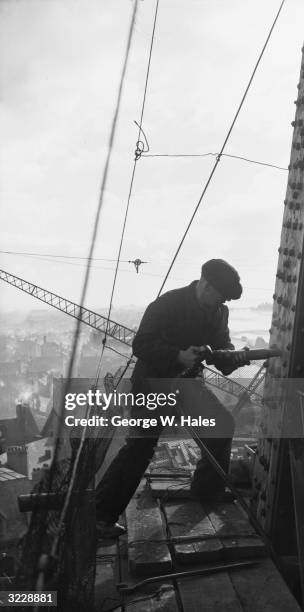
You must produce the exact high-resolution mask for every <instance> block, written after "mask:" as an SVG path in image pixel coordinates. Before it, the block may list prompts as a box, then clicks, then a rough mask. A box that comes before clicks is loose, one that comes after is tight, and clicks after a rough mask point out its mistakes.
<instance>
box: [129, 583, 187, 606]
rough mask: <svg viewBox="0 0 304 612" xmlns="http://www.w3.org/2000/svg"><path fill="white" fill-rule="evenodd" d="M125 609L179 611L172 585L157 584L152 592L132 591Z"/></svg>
mask: <svg viewBox="0 0 304 612" xmlns="http://www.w3.org/2000/svg"><path fill="white" fill-rule="evenodd" d="M155 588H156V587H155ZM125 610H126V612H143V610H145V612H179V607H178V604H177V601H176V595H175V590H174V588H173V586H172V585H170V584H161V585H159V584H158V588H157V590H155V591H154V592H153V593H149V594H147V593H146V594H145V593H139V592H138V593H136V594H135V593H134V595H133V598H132V601H131V602H129V603H127V605H126V607H125ZM185 612H186V611H185ZM187 612H190V610H189V611H187Z"/></svg>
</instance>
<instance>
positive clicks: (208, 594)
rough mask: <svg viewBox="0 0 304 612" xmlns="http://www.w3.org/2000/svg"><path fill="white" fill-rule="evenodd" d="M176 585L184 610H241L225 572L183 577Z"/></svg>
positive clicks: (208, 611)
mask: <svg viewBox="0 0 304 612" xmlns="http://www.w3.org/2000/svg"><path fill="white" fill-rule="evenodd" d="M245 571H247V572H248V571H250V570H245ZM247 579H248V578H247ZM177 585H178V591H179V594H180V599H181V602H182V605H183V610H184V611H185V612H223V610H225V612H243V608H242V606H241V603H240V601H239V599H238V597H237V595H236V593H235V590H234V588H233V586H232V584H231V580H230V578H229V575H228V574H227V572H221V573H220V574H216V575H213V576H212V575H210V576H201V577H200V576H193V577H189V578H183V579H182V580H178V581H177ZM265 612H266V609H265ZM267 612H268V611H267Z"/></svg>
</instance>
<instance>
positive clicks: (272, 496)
mask: <svg viewBox="0 0 304 612" xmlns="http://www.w3.org/2000/svg"><path fill="white" fill-rule="evenodd" d="M303 51H304V47H303V48H302V54H303ZM295 104H296V114H295V120H294V121H293V122H292V126H293V139H292V147H291V156H290V165H289V175H288V184H287V192H286V199H285V201H284V213H283V224H282V231H281V241H280V246H279V249H278V250H279V257H278V267H277V274H276V283H275V292H274V296H273V316H272V323H271V330H270V346H271V347H273V346H274V345H276V346H277V347H278V348H279V349H281V350H282V351H283V357H282V358H274V359H272V360H271V361H270V362H269V367H268V372H267V376H266V381H265V395H264V400H265V406H264V410H263V414H262V423H261V434H262V437H261V440H260V442H259V446H258V451H257V453H258V454H257V460H256V463H255V474H254V488H255V491H254V498H255V502H256V504H257V516H258V518H259V520H260V522H261V524H262V525H263V527H264V528H265V530H266V532H267V533H268V534H269V535H270V536H272V535H273V534H274V522H275V521H276V518H277V513H278V500H279V490H280V474H282V465H283V463H282V462H283V455H284V454H285V459H286V456H287V455H288V456H289V455H290V448H289V447H288V444H289V443H287V442H286V441H285V442H284V440H283V439H282V431H283V423H284V418H285V417H284V414H286V406H285V408H284V406H283V405H282V404H280V402H271V401H270V398H272V397H273V396H274V395H275V394H276V393H277V392H278V384H281V383H278V380H280V381H282V380H283V379H287V378H303V376H304V359H303V350H304V346H303V345H304V342H303V340H304V336H303V330H304V255H303V253H304V54H303V55H302V64H301V73H300V82H299V84H298V97H297V100H296V101H295ZM284 410H285V413H284ZM284 449H285V450H284ZM286 449H287V451H286ZM288 449H289V450H288ZM291 470H292V468H291ZM291 503H292V500H291Z"/></svg>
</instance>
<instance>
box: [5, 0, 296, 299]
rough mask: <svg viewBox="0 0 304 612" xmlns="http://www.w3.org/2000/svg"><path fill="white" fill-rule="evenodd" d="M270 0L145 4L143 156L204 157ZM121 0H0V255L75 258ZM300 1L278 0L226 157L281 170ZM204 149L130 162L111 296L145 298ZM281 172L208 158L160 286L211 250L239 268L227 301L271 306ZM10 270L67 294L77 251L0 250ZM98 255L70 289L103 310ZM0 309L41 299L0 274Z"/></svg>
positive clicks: (109, 253) (115, 193)
mask: <svg viewBox="0 0 304 612" xmlns="http://www.w3.org/2000/svg"><path fill="white" fill-rule="evenodd" d="M155 6H156V5H155V1H154V0H140V1H139V2H138V14H137V18H136V24H135V29H134V37H133V42H132V48H131V55H130V61H129V65H128V71H127V75H126V80H125V84H124V89H123V98H122V105H121V112H120V115H119V121H118V126H117V133H116V138H115V142H114V150H113V154H112V158H111V165H110V173H109V177H108V182H107V188H106V194H105V198H104V203H103V208H102V214H101V218H100V225H99V231H98V236H97V241H96V247H95V251H94V257H96V258H100V259H101V260H103V259H106V260H107V259H110V260H111V259H112V260H115V259H116V257H117V253H118V246H119V241H120V236H121V230H122V224H123V218H124V214H125V208H126V203H127V196H128V191H129V187H130V180H131V172H132V168H133V160H134V150H135V144H136V140H137V127H136V125H135V123H134V121H139V118H140V110H141V105H142V99H143V92H144V82H145V76H146V70H147V61H148V53H149V46H150V40H151V33H152V26H153V19H154V12H155ZM278 7H279V2H278V0H267V2H265V1H261V0H230V1H229V2H227V0H212V1H211V0H160V3H159V12H158V19H157V24H156V31H155V40H154V48H153V54H152V61H151V70H150V76H149V82H148V89H147V98H146V106H145V113H144V118H143V129H144V131H145V134H146V136H147V140H148V143H149V147H150V154H202V153H209V152H213V153H215V152H218V151H219V149H220V147H221V145H222V143H223V141H224V138H225V136H226V133H227V130H228V127H229V125H230V123H231V121H232V118H233V116H234V113H235V111H236V108H237V106H238V104H239V102H240V100H241V96H242V94H243V92H244V89H245V87H246V85H247V82H248V79H249V77H250V75H251V72H252V69H253V66H254V64H255V61H256V59H257V57H258V54H259V52H260V50H261V48H262V46H263V44H264V41H265V39H266V36H267V34H268V31H269V28H270V25H271V23H272V21H273V19H274V16H275V13H276V11H277V10H278ZM132 10H133V0H111V2H109V1H106V0H89V1H88V0H58V1H57V0H44V1H43V2H41V0H2V2H1V4H0V41H1V42H0V58H1V59H0V83H1V104H0V129H1V142H0V164H1V178H0V232H1V240H0V243H1V250H3V251H17V252H20V251H21V252H28V253H40V254H51V255H65V256H70V257H86V256H87V254H88V251H89V244H90V239H91V234H92V226H93V221H94V216H95V212H96V208H97V203H98V198H99V193H100V185H101V180H102V174H103V169H104V163H105V158H106V154H107V143H108V138H109V132H110V128H111V121H112V117H113V113H114V105H115V100H116V94H117V88H118V84H119V79H120V75H121V69H122V63H123V59H124V53H125V46H126V40H127V34H128V29H129V24H130V18H131V12H132ZM303 23H304V4H303V2H302V0H286V4H285V6H284V8H283V11H282V13H281V16H280V18H279V21H278V23H277V26H276V28H275V31H274V33H273V36H272V38H271V40H270V43H269V46H268V48H267V50H266V53H265V55H264V58H263V59H262V62H261V64H260V66H259V68H258V71H257V74H256V76H255V79H254V82H253V85H252V87H251V89H250V91H249V94H248V97H247V99H246V102H245V104H244V107H243V109H242V111H241V114H240V116H239V119H238V121H237V123H236V126H235V128H234V129H233V132H232V135H231V138H230V140H229V142H228V145H227V149H226V152H227V153H230V154H233V155H239V156H243V157H247V158H251V159H254V160H260V161H262V162H269V163H272V164H275V165H278V166H282V167H283V168H287V166H288V163H289V157H290V146H291V138H292V127H291V121H292V120H293V119H294V114H295V105H294V100H295V99H296V96H297V83H298V80H299V74H300V63H301V47H302V45H303V27H302V24H303ZM213 163H214V157H211V156H206V157H196V158H193V157H187V158H182V157H181V158H176V157H142V158H141V159H140V160H139V161H138V163H137V166H136V174H135V180H134V187H133V191H132V196H131V201H130V210H129V215H128V220H127V225H126V232H125V239H124V243H123V249H122V255H121V258H122V260H124V261H128V260H134V259H135V258H140V259H141V260H143V261H146V262H147V263H145V264H143V265H142V266H141V268H140V271H139V274H136V271H135V268H134V267H133V265H132V264H129V263H121V264H120V268H119V274H118V279H117V284H116V289H115V293H114V306H115V307H121V306H125V305H132V304H133V305H136V306H138V305H141V306H142V305H146V304H147V303H149V302H151V301H152V300H153V299H154V298H155V297H156V295H157V293H158V290H159V288H160V286H161V283H162V280H163V278H164V276H165V274H166V271H167V269H168V267H169V264H170V261H171V259H172V257H173V255H174V252H175V250H176V248H177V245H178V243H179V241H180V238H181V236H182V234H183V232H184V229H185V227H186V225H187V223H188V220H189V218H190V216H191V214H192V211H193V209H194V207H195V205H196V203H197V201H198V199H199V197H200V194H201V192H202V190H203V187H204V184H205V182H206V180H207V178H208V175H209V173H210V171H211V168H212V165H213ZM287 176H288V174H287V172H286V170H278V169H274V168H269V167H263V166H260V165H255V164H251V163H246V162H244V161H241V160H235V159H231V158H227V157H226V158H222V160H221V162H220V164H219V166H218V169H217V171H216V174H215V176H214V179H213V180H212V182H211V184H210V187H209V189H208V191H207V193H206V196H205V198H204V200H203V203H202V205H201V207H200V209H199V212H198V214H197V216H196V218H195V221H194V222H193V225H192V227H191V229H190V231H189V233H188V235H187V238H186V240H185V243H184V245H183V247H182V249H181V252H180V254H179V256H178V259H177V261H176V264H175V265H174V267H173V269H172V271H171V274H170V276H169V279H168V281H167V284H166V286H165V290H169V289H172V288H175V287H179V286H183V285H186V284H188V283H189V282H191V280H193V279H195V278H198V277H199V274H200V267H201V264H202V263H203V262H204V261H205V260H206V259H209V258H213V257H222V258H225V259H227V260H228V261H229V262H230V263H231V264H233V265H234V266H235V267H236V268H237V270H238V271H239V274H240V276H241V281H242V284H243V287H244V292H243V296H242V298H241V300H239V301H238V303H237V304H236V303H235V304H234V306H237V307H244V306H252V305H257V304H259V303H261V302H266V301H267V302H271V301H272V294H273V291H274V284H275V271H276V265H277V257H278V252H277V249H278V246H279V243H280V232H281V223H282V216H283V201H284V198H285V191H286V184H287ZM0 257H1V259H0V267H1V268H2V269H4V270H6V271H8V272H10V273H11V274H14V275H16V276H19V277H21V278H24V279H25V280H28V281H30V282H32V283H34V284H37V285H39V286H41V287H44V288H46V289H48V290H50V291H53V292H55V293H57V294H60V295H62V296H64V297H66V298H68V299H70V300H72V301H75V302H78V301H79V299H80V294H81V287H82V283H83V278H84V272H85V269H84V261H83V260H81V259H70V260H67V259H62V258H57V259H54V258H53V259H52V258H51V257H48V258H45V257H29V256H21V255H8V254H6V255H5V254H1V253H0ZM114 265H115V264H114V263H113V262H111V261H96V262H94V264H93V266H92V271H91V276H90V283H89V288H88V292H87V297H86V305H87V306H88V307H89V308H93V309H94V308H98V307H106V306H107V304H108V302H109V298H110V293H111V289H112V283H113V275H114ZM0 302H1V303H0V308H1V309H4V310H16V309H27V310H28V309H33V308H41V303H40V302H39V301H37V300H35V299H34V298H32V297H30V296H27V295H25V294H23V293H22V292H20V291H18V290H17V289H15V288H13V287H10V286H7V285H6V284H5V283H2V284H1V286H0Z"/></svg>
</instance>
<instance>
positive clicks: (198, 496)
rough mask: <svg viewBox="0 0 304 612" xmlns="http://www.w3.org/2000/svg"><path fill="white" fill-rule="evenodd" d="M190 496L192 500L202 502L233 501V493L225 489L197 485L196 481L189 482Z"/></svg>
mask: <svg viewBox="0 0 304 612" xmlns="http://www.w3.org/2000/svg"><path fill="white" fill-rule="evenodd" d="M190 494H191V497H192V499H195V500H196V501H199V502H201V503H204V502H230V501H233V500H234V499H235V497H234V495H233V493H232V492H231V491H230V490H229V489H228V488H225V487H217V488H212V487H208V486H206V485H204V484H203V483H202V484H201V483H199V482H198V481H197V480H195V481H193V480H192V482H191V486H190Z"/></svg>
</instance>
